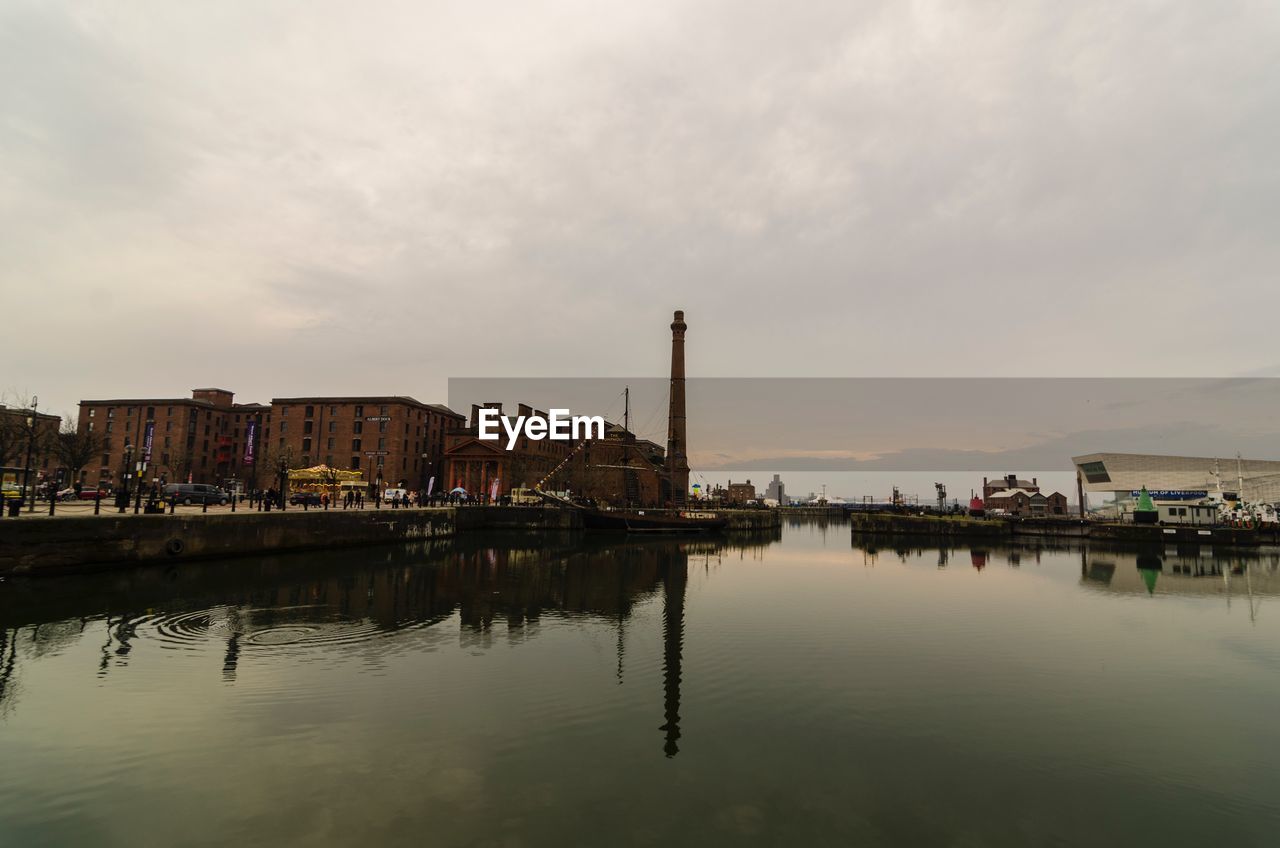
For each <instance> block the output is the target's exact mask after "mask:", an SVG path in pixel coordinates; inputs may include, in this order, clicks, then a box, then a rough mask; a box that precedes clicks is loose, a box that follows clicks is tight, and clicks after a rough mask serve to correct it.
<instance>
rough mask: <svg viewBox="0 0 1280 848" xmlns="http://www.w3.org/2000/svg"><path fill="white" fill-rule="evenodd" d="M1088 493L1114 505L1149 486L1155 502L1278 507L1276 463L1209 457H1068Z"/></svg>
mask: <svg viewBox="0 0 1280 848" xmlns="http://www.w3.org/2000/svg"><path fill="white" fill-rule="evenodd" d="M1071 461H1072V462H1074V463H1075V466H1076V471H1077V472H1079V474H1080V478H1081V480H1082V481H1083V483H1084V490H1085V491H1086V492H1105V493H1107V494H1110V495H1113V496H1114V497H1115V499H1116V501H1117V503H1123V502H1125V501H1129V500H1132V499H1133V498H1134V496H1135V494H1136V493H1137V492H1138V491H1139V490H1140V489H1142V487H1144V486H1145V487H1146V488H1147V492H1148V493H1149V494H1150V495H1151V498H1152V500H1154V501H1155V502H1156V503H1157V504H1176V503H1195V502H1198V501H1201V500H1204V499H1208V498H1215V499H1216V498H1218V497H1219V496H1221V497H1223V498H1225V499H1226V500H1234V499H1236V498H1237V497H1239V498H1243V499H1244V500H1246V501H1248V502H1250V503H1268V504H1275V503H1280V460H1272V459H1242V458H1238V457H1212V456H1162V455H1159V454H1140V453H1091V454H1086V455H1085V456H1076V457H1072V460H1071Z"/></svg>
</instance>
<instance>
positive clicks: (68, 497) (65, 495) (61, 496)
mask: <svg viewBox="0 0 1280 848" xmlns="http://www.w3.org/2000/svg"><path fill="white" fill-rule="evenodd" d="M58 500H60V501H74V500H78V498H77V496H76V490H75V489H73V488H71V487H70V486H68V487H67V488H65V489H61V490H59V491H58Z"/></svg>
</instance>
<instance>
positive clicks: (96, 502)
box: [93, 489, 102, 515]
mask: <svg viewBox="0 0 1280 848" xmlns="http://www.w3.org/2000/svg"><path fill="white" fill-rule="evenodd" d="M101 509H102V490H101V489H98V490H97V491H96V492H94V493H93V514H94V515H98V514H99V510H101Z"/></svg>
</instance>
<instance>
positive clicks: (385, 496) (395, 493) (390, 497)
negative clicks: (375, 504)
mask: <svg viewBox="0 0 1280 848" xmlns="http://www.w3.org/2000/svg"><path fill="white" fill-rule="evenodd" d="M408 496H409V490H408V489H383V490H382V502H383V503H391V502H392V501H394V500H395V499H397V498H402V497H408Z"/></svg>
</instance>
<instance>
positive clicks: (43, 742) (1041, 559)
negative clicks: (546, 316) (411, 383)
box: [0, 524, 1280, 846]
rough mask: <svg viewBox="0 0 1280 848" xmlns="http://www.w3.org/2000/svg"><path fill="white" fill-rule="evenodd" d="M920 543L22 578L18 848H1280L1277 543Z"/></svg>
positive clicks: (12, 605) (417, 553)
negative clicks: (1210, 547) (649, 847)
mask: <svg viewBox="0 0 1280 848" xmlns="http://www.w3.org/2000/svg"><path fill="white" fill-rule="evenodd" d="M910 544H912V545H913V547H911V548H909V549H907V548H904V549H902V550H896V549H894V548H893V546H892V545H888V546H881V547H878V548H871V549H868V548H867V546H865V545H864V546H859V545H851V544H850V537H849V533H848V528H847V527H846V526H841V525H837V524H832V525H829V526H817V525H795V526H788V527H786V528H784V531H783V533H782V536H781V538H780V539H776V540H770V541H766V542H761V543H758V544H752V545H746V546H744V545H734V544H715V543H708V542H701V541H699V542H675V541H670V540H667V541H647V542H641V543H636V544H624V543H621V542H618V541H596V540H594V539H592V540H590V541H588V542H586V543H580V544H574V545H571V544H565V545H562V546H559V547H545V548H530V547H528V546H527V545H522V544H521V543H519V542H503V543H494V544H492V545H491V546H489V545H478V544H476V543H467V544H459V545H457V546H454V545H451V544H438V545H433V546H423V545H419V546H414V547H405V548H396V549H376V550H372V549H364V550H356V551H338V552H331V553H323V554H311V555H299V556H288V557H272V558H268V559H264V560H261V561H244V560H241V561H228V562H218V563H206V564H189V565H185V566H183V568H182V569H180V570H175V571H164V570H138V571H131V572H127V573H119V574H114V575H103V576H94V577H80V578H74V579H70V578H69V579H65V580H53V581H39V582H22V581H18V582H14V581H10V582H7V583H3V584H0V631H2V635H0V646H2V647H3V653H2V656H0V681H2V684H0V685H2V686H3V689H2V690H0V763H3V766H2V767H0V845H12V846H37V845H94V846H116V845H122V846H123V845H128V846H150V845H166V846H168V845H225V844H243V845H272V846H277V845H352V844H358V845H364V846H375V845H494V846H522V845H602V846H613V845H632V844H654V845H699V846H702V845H738V844H761V845H784V844H785V845H842V846H846V845H904V846H915V845H954V846H984V845H1009V846H1014V845H1017V846H1023V845H1071V846H1075V845H1090V846H1096V845H1125V846H1130V845H1159V846H1180V845H1188V846H1190V845H1196V846H1200V845H1207V844H1217V845H1232V846H1243V845H1259V846H1261V845H1267V846H1274V845H1277V844H1280V762H1278V760H1277V758H1278V757H1280V731H1278V730H1277V728H1280V673H1278V672H1280V598H1277V597H1276V594H1277V591H1278V590H1280V575H1278V574H1277V567H1278V563H1280V560H1278V559H1277V558H1276V557H1272V556H1263V557H1256V556H1255V557H1252V558H1244V559H1242V558H1240V557H1238V556H1236V555H1230V556H1229V555H1227V554H1226V553H1225V552H1221V551H1219V552H1218V555H1217V556H1215V555H1214V553H1213V552H1210V551H1199V552H1196V551H1183V552H1181V553H1179V552H1176V551H1161V550H1157V551H1154V552H1145V553H1142V554H1135V553H1125V552H1118V551H1117V552H1112V551H1107V550H1100V549H1097V548H1093V549H1090V550H1088V551H1081V550H1079V549H1075V550H1067V549H1062V550H1042V551H1038V552H1037V551H1035V550H1031V549H1022V550H1002V549H989V550H986V551H980V550H978V551H974V550H970V549H969V548H956V549H952V550H939V549H938V548H936V547H935V548H932V549H930V548H928V547H923V549H922V548H921V547H918V546H917V545H919V544H920V543H910ZM1140 566H1141V567H1140ZM1156 569H1159V570H1156ZM1233 572H1234V573H1233Z"/></svg>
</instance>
